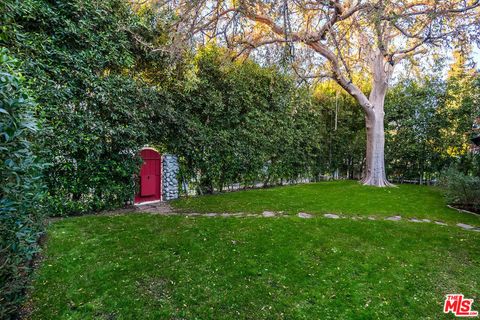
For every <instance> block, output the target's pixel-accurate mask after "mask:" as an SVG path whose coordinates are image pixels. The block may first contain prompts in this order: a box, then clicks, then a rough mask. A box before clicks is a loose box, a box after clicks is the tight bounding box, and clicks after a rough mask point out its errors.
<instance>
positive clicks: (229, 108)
mask: <svg viewBox="0 0 480 320" xmlns="http://www.w3.org/2000/svg"><path fill="white" fill-rule="evenodd" d="M231 58H232V57H231V56H230V55H229V54H228V53H227V52H225V51H223V50H221V49H219V48H216V47H207V48H205V49H202V50H201V51H200V52H198V54H197V55H196V57H195V58H194V59H193V67H192V71H191V72H190V73H189V77H188V80H187V81H186V82H185V83H184V84H183V86H182V87H181V90H178V91H177V95H176V97H175V99H173V100H174V103H175V108H174V110H175V113H176V118H177V122H176V124H175V128H176V129H177V130H176V133H175V134H174V135H172V136H171V139H170V140H169V143H170V149H171V150H173V151H174V152H175V153H177V154H178V155H179V156H180V159H181V161H182V164H183V166H182V168H183V170H182V174H183V176H182V178H183V179H184V180H185V181H186V182H189V183H192V184H194V185H196V186H197V187H198V191H199V192H200V193H211V192H213V191H214V190H222V189H223V188H224V187H226V186H228V185H230V184H232V183H237V182H240V183H242V184H243V185H245V186H249V185H251V184H253V183H254V182H263V183H264V184H266V185H270V184H277V183H281V182H282V181H287V180H294V179H298V178H302V177H312V176H313V175H315V174H317V173H318V172H320V171H321V162H322V159H321V157H322V155H321V154H322V147H323V144H322V139H321V137H322V135H323V134H324V124H323V120H322V114H321V112H320V111H319V110H318V109H316V108H315V106H314V105H313V101H312V98H311V95H310V92H309V91H308V88H303V87H301V88H297V86H296V83H295V81H294V79H292V78H291V77H289V76H286V75H284V74H282V73H281V72H280V71H279V70H277V69H276V68H265V67H261V66H259V65H258V64H256V63H254V62H252V61H250V60H246V61H233V62H232V59H231Z"/></svg>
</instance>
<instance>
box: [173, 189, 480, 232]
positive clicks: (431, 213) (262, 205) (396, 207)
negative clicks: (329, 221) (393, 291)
mask: <svg viewBox="0 0 480 320" xmlns="http://www.w3.org/2000/svg"><path fill="white" fill-rule="evenodd" d="M172 206H173V207H175V208H176V209H177V210H180V211H185V212H250V213H260V212H262V211H265V210H270V211H285V212H286V213H290V214H297V213H298V212H307V213H313V214H323V213H338V214H345V215H369V216H377V217H386V216H392V215H401V216H403V217H405V218H420V219H424V218H426V219H431V220H440V221H444V222H451V223H458V222H463V223H470V224H473V225H476V226H480V216H479V215H472V214H468V213H460V212H458V211H457V210H454V209H450V208H448V207H447V204H446V202H445V199H444V196H443V193H442V191H441V189H439V188H435V187H427V186H418V185H408V184H404V185H398V186H397V187H396V188H376V187H367V186H363V185H361V184H359V183H358V182H356V181H335V182H320V183H311V184H302V185H295V186H286V187H276V188H269V189H255V190H247V191H238V192H230V193H223V194H217V195H209V196H203V197H189V198H183V199H180V200H177V201H173V202H172Z"/></svg>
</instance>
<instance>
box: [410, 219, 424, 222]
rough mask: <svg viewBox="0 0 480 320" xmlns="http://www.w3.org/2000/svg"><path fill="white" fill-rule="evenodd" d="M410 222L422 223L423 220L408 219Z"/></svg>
mask: <svg viewBox="0 0 480 320" xmlns="http://www.w3.org/2000/svg"><path fill="white" fill-rule="evenodd" d="M408 221H410V222H424V221H423V220H418V219H416V218H412V219H408Z"/></svg>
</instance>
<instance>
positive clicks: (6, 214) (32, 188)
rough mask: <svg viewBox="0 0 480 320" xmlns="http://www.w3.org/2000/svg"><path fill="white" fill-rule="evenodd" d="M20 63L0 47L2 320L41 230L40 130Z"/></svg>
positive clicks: (17, 297)
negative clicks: (36, 150)
mask: <svg viewBox="0 0 480 320" xmlns="http://www.w3.org/2000/svg"><path fill="white" fill-rule="evenodd" d="M19 70H20V64H19V61H18V60H16V59H14V58H13V57H12V56H11V55H10V53H9V52H8V51H7V50H6V49H0V318H1V319H8V318H9V317H10V316H11V315H12V314H13V313H14V312H15V310H16V306H17V304H18V303H19V302H20V301H21V299H22V295H23V291H24V289H25V285H26V279H27V277H26V276H27V275H28V274H29V271H30V267H29V262H30V261H31V259H32V258H33V256H34V255H35V253H37V252H38V250H39V247H38V244H37V240H38V238H39V236H40V235H41V233H42V232H43V219H42V218H43V211H42V207H41V205H40V202H41V199H42V196H43V190H44V189H43V186H42V183H41V180H40V178H41V170H42V169H43V165H42V164H41V163H40V162H39V161H38V159H37V158H36V157H35V156H34V154H33V152H32V149H33V146H32V144H31V142H32V141H34V140H33V139H34V135H35V134H36V132H37V124H36V121H35V119H34V117H33V116H32V108H33V107H34V104H33V101H32V99H31V97H30V95H29V93H28V92H27V90H26V89H25V88H24V83H25V79H24V78H23V76H22V75H21V73H20V71H19Z"/></svg>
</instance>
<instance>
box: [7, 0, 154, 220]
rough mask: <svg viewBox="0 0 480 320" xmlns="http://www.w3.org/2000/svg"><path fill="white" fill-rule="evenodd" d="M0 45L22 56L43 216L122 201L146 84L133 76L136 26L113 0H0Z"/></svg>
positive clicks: (143, 128)
mask: <svg viewBox="0 0 480 320" xmlns="http://www.w3.org/2000/svg"><path fill="white" fill-rule="evenodd" d="M6 10H7V11H8V19H9V21H8V23H7V25H8V30H7V31H6V32H5V33H4V36H3V37H2V42H3V43H4V44H5V45H6V46H8V47H9V48H10V50H11V51H12V52H14V53H15V54H16V56H17V57H19V59H21V60H23V61H24V62H25V76H26V77H27V78H28V79H29V82H28V85H29V87H30V88H31V90H32V91H33V93H34V94H35V96H36V100H37V102H38V108H37V109H36V113H37V115H38V118H39V120H40V122H41V123H42V126H43V128H44V129H43V130H42V131H41V133H40V135H39V142H40V144H41V148H40V150H41V156H42V157H43V158H44V159H45V160H46V161H47V162H49V163H51V166H50V167H49V168H48V169H47V170H46V172H45V181H46V183H47V186H48V197H47V204H48V205H49V208H50V209H49V213H50V214H52V215H64V214H78V213H83V212H90V211H98V210H102V209H108V208H113V207H118V206H122V205H124V204H125V202H127V201H129V200H131V199H132V197H133V194H134V192H135V185H134V181H133V179H132V174H133V173H134V172H137V171H138V168H139V165H140V162H139V157H138V149H139V148H141V147H142V146H143V145H145V144H146V143H147V142H148V135H147V130H148V126H149V125H148V124H147V119H148V117H149V116H150V115H151V114H150V105H151V104H152V103H151V102H150V99H153V98H155V90H154V89H152V88H150V87H148V86H147V85H145V84H144V83H143V82H142V81H141V80H140V79H139V78H138V77H136V75H135V74H134V73H133V71H134V66H135V63H136V60H137V59H138V58H137V56H138V55H139V52H140V51H139V48H138V47H136V45H135V44H136V42H135V41H134V40H133V39H132V34H134V33H135V31H136V30H137V29H141V28H144V26H143V25H142V24H141V21H140V19H139V18H138V16H137V15H135V14H134V13H133V12H132V10H131V8H130V6H129V4H128V2H127V1H123V0H105V1H96V0H68V1H67V0H63V1H62V0H59V1H46V0H26V1H13V0H7V4H6Z"/></svg>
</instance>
